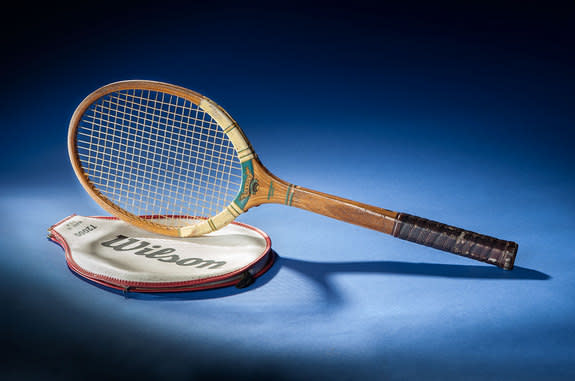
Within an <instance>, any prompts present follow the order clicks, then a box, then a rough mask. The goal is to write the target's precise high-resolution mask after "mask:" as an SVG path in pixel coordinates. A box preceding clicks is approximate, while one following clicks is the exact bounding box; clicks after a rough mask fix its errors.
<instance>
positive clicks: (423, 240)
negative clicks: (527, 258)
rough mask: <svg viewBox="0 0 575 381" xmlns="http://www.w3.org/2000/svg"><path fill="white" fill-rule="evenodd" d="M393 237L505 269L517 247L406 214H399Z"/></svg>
mask: <svg viewBox="0 0 575 381" xmlns="http://www.w3.org/2000/svg"><path fill="white" fill-rule="evenodd" d="M392 235H393V236H394V237H398V238H401V239H405V240H407V241H412V242H415V243H418V244H420V245H425V246H430V247H433V248H435V249H439V250H443V251H448V252H451V253H454V254H458V255H461V256H464V257H468V258H471V259H475V260H477V261H482V262H486V263H490V264H492V265H496V266H499V267H501V268H503V269H505V270H511V269H512V268H513V262H514V261H515V255H516V254H517V248H518V245H517V243H515V242H512V241H503V240H500V239H497V238H493V237H490V236H486V235H482V234H477V233H474V232H471V231H468V230H463V229H460V228H456V227H454V226H449V225H445V224H442V223H440V222H435V221H431V220H427V219H425V218H421V217H417V216H412V215H410V214H407V213H399V214H398V215H397V217H396V222H395V225H394V227H393V231H392Z"/></svg>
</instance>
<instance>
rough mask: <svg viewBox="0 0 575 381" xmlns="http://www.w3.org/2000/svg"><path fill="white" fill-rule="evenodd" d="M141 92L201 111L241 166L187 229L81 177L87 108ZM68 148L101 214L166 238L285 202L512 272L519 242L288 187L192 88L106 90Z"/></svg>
mask: <svg viewBox="0 0 575 381" xmlns="http://www.w3.org/2000/svg"><path fill="white" fill-rule="evenodd" d="M129 89H139V90H152V91H160V92H164V93H168V94H172V95H175V96H178V97H181V98H184V99H187V100H189V101H190V102H192V103H194V104H195V105H197V106H199V107H200V108H201V109H202V110H203V111H205V112H206V113H207V114H208V115H210V117H212V119H214V120H215V121H216V122H217V123H218V125H219V126H220V127H221V128H222V131H223V133H224V134H226V135H227V136H228V138H229V139H230V141H231V142H232V144H233V146H234V148H235V150H236V153H237V154H238V158H239V160H240V163H241V165H242V184H241V187H240V190H239V193H238V195H237V197H236V199H235V200H234V201H232V202H231V203H230V204H229V205H228V206H227V207H226V208H224V210H222V211H221V212H219V213H218V214H216V215H215V216H211V217H206V218H202V219H201V222H196V223H194V224H192V225H190V226H184V227H171V226H166V225H161V224H158V223H154V222H152V221H150V220H149V219H144V218H141V217H139V216H136V215H134V214H131V213H130V212H127V211H126V210H124V209H122V208H120V207H118V206H117V205H115V204H114V203H113V202H112V201H110V200H109V199H108V198H106V197H105V196H104V195H103V194H102V193H101V192H99V191H98V189H97V188H96V187H94V185H93V184H92V183H91V182H90V180H89V178H88V176H87V175H86V174H85V173H84V171H83V169H82V166H81V163H80V160H79V157H78V152H77V148H76V133H77V128H78V124H79V122H80V120H81V118H82V115H83V114H84V112H85V111H86V110H87V108H88V107H89V106H90V105H91V104H92V103H93V102H94V101H96V100H97V99H99V98H101V97H103V96H105V95H107V94H109V93H112V92H116V91H122V90H129ZM68 150H69V154H70V159H71V161H72V165H73V168H74V171H75V173H76V175H77V176H78V178H79V179H80V182H81V184H82V185H83V187H84V188H85V189H86V191H87V192H88V193H89V194H90V195H91V196H92V197H93V198H94V199H95V200H96V201H97V202H98V204H100V205H101V206H102V207H103V208H104V209H105V210H107V211H108V212H110V213H112V214H114V215H116V216H117V217H119V218H121V219H123V220H125V221H126V222H128V223H131V224H133V225H136V226H138V227H141V228H143V229H146V230H149V231H152V232H155V233H159V234H165V235H169V236H179V237H192V236H199V235H203V234H207V233H210V232H212V231H215V230H217V229H220V228H222V227H223V226H225V225H227V224H229V223H230V222H232V221H233V220H234V219H235V218H236V217H238V216H239V215H240V214H242V213H244V212H246V211H247V210H248V209H250V208H252V207H255V206H259V205H262V204H267V203H275V204H284V205H287V206H294V207H297V208H300V209H305V210H309V211H311V212H315V213H318V214H322V215H324V216H327V217H331V218H335V219H338V220H341V221H345V222H349V223H352V224H356V225H360V226H363V227H366V228H370V229H374V230H377V231H380V232H383V233H386V234H390V235H393V236H394V237H398V238H401V239H405V240H408V241H412V242H415V243H418V244H422V245H425V246H430V247H434V248H436V249H440V250H443V251H448V252H451V253H455V254H458V255H461V256H465V257H468V258H471V259H475V260H478V261H483V262H487V263H490V264H494V265H496V266H499V267H502V268H504V269H511V268H513V263H514V260H515V255H516V253H517V244H516V243H515V242H512V241H503V240H500V239H497V238H493V237H490V236H485V235H481V234H477V233H474V232H470V231H467V230H464V229H461V228H456V227H453V226H449V225H445V224H442V223H439V222H435V221H430V220H427V219H424V218H421V217H416V216H412V215H409V214H407V213H398V212H394V211H391V210H387V209H383V208H379V207H375V206H371V205H367V204H363V203H360V202H357V201H352V200H348V199H345V198H341V197H337V196H332V195H329V194H326V193H321V192H317V191H314V190H311V189H307V188H304V187H300V186H296V185H293V184H291V183H288V182H286V181H284V180H282V179H280V178H278V177H277V176H275V175H273V174H272V173H271V172H270V171H269V170H268V169H267V168H266V167H265V166H264V165H263V164H262V163H261V161H260V160H259V158H258V157H257V155H256V154H255V152H254V150H253V148H252V146H251V145H250V143H249V141H248V140H247V138H246V137H245V135H244V133H243V132H242V130H241V129H240V127H239V125H238V124H237V122H236V121H235V120H234V119H233V118H232V117H231V116H230V115H229V114H228V113H227V112H226V111H225V110H224V109H223V108H222V107H220V106H219V105H217V104H216V103H215V102H214V101H212V100H210V99H209V98H206V97H204V96H202V95H200V94H198V93H196V92H194V91H192V90H188V89H186V88H183V87H180V86H175V85H171V84H166V83H162V82H154V81H140V80H133V81H122V82H116V83H112V84H110V85H107V86H104V87H102V88H100V89H98V90H96V91H95V92H93V93H92V94H90V95H89V96H88V97H86V98H85V99H84V100H83V101H82V103H81V104H80V105H79V106H78V108H77V109H76V111H75V112H74V114H73V116H72V120H71V121H70V129H69V134H68Z"/></svg>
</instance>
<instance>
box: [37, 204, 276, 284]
mask: <svg viewBox="0 0 575 381" xmlns="http://www.w3.org/2000/svg"><path fill="white" fill-rule="evenodd" d="M146 218H149V219H150V221H151V222H155V221H158V222H160V221H161V220H162V219H164V218H166V217H163V216H147V217H146ZM169 218H170V219H173V218H174V216H169ZM180 218H187V217H180ZM48 232H49V234H48V238H49V239H50V240H52V241H54V242H56V243H57V244H59V245H60V246H61V247H62V248H63V249H64V252H65V254H66V262H67V265H68V267H69V268H70V269H71V270H72V271H73V272H75V273H76V274H78V275H79V276H80V277H82V278H85V279H87V280H89V281H91V282H94V283H97V284H99V285H101V286H105V287H109V288H112V289H116V290H122V291H124V292H178V291H194V290H206V289H212V288H218V287H226V286H236V287H238V288H244V287H247V286H249V285H250V284H251V283H253V281H254V280H255V278H257V277H258V276H260V275H262V274H263V273H265V271H267V270H268V269H269V268H270V267H271V266H272V264H273V262H274V260H275V255H274V253H273V251H272V250H271V241H270V238H269V237H268V235H267V234H266V233H264V232H263V231H261V230H259V229H257V228H255V227H252V226H249V225H246V224H242V223H238V222H233V223H231V224H229V225H228V226H226V227H224V228H222V229H221V230H218V231H215V232H212V233H210V234H208V235H205V236H200V237H192V238H176V237H168V236H164V235H159V234H156V233H151V232H148V231H145V230H142V229H139V228H137V227H134V226H132V225H130V224H128V223H126V222H124V221H122V220H119V219H117V218H115V217H84V216H79V215H72V216H69V217H67V218H65V219H64V220H62V221H60V222H58V223H56V224H55V225H53V226H51V227H50V228H49V229H48Z"/></svg>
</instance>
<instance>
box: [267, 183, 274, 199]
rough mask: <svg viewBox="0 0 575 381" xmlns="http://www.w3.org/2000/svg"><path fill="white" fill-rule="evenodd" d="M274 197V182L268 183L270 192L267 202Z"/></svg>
mask: <svg viewBox="0 0 575 381" xmlns="http://www.w3.org/2000/svg"><path fill="white" fill-rule="evenodd" d="M273 195H274V181H273V180H272V181H270V190H269V191H268V200H269V199H270V198H271V197H272V196H273Z"/></svg>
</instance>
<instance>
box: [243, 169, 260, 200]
mask: <svg viewBox="0 0 575 381" xmlns="http://www.w3.org/2000/svg"><path fill="white" fill-rule="evenodd" d="M245 176H246V178H245V183H244V187H243V190H242V193H241V194H240V196H239V200H240V201H244V200H247V199H248V198H249V197H250V196H251V195H254V194H256V193H257V192H258V189H259V183H258V179H256V178H255V177H254V173H253V171H252V170H251V169H250V167H246V174H245Z"/></svg>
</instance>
